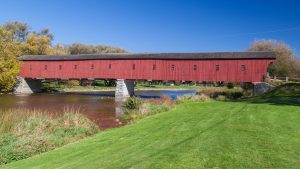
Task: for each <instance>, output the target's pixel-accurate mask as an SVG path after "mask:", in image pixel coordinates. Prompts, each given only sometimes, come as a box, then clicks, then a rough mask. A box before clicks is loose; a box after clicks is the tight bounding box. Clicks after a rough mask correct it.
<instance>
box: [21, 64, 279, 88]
mask: <svg viewBox="0 0 300 169" xmlns="http://www.w3.org/2000/svg"><path fill="white" fill-rule="evenodd" d="M271 62H273V60H270V59H248V60H247V59H244V60H81V61H24V63H23V64H22V69H21V73H20V76H21V77H27V78H64V79H82V78H94V79H137V80H184V81H206V82H217V81H227V82H261V81H263V77H264V75H265V74H266V72H267V68H268V66H269V64H270V63H271ZM217 67H218V68H217Z"/></svg>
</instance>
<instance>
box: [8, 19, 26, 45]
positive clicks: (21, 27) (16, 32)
mask: <svg viewBox="0 0 300 169" xmlns="http://www.w3.org/2000/svg"><path fill="white" fill-rule="evenodd" d="M3 28H4V29H6V30H8V31H11V32H12V36H13V38H14V39H15V40H17V41H20V42H24V41H25V40H26V37H27V35H28V34H29V33H30V31H29V26H28V25H27V24H26V23H21V22H18V21H15V22H6V23H5V24H4V25H3Z"/></svg>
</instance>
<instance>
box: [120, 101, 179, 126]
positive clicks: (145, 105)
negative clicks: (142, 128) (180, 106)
mask: <svg viewBox="0 0 300 169" xmlns="http://www.w3.org/2000/svg"><path fill="white" fill-rule="evenodd" d="M173 105H174V103H173V101H172V100H171V98H170V97H166V96H164V97H162V98H160V99H151V100H147V101H142V100H141V99H140V98H136V97H132V98H129V99H127V100H126V101H125V102H124V103H123V104H122V109H123V111H124V115H123V118H125V119H126V120H129V121H135V120H138V119H140V118H143V117H145V116H149V115H153V114H157V113H161V112H165V111H168V110H170V109H171V108H172V107H173Z"/></svg>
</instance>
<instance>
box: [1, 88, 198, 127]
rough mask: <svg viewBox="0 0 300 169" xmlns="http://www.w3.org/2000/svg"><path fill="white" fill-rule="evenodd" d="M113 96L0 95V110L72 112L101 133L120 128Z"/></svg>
mask: <svg viewBox="0 0 300 169" xmlns="http://www.w3.org/2000/svg"><path fill="white" fill-rule="evenodd" d="M195 93H196V91H195V90H144V91H143V90H140V91H136V92H135V94H136V95H137V96H139V97H141V98H144V99H148V98H159V97H161V96H170V97H172V99H176V97H177V96H179V95H187V94H189V95H193V94H195ZM113 96H114V92H113V91H111V92H104V91H101V92H78V93H36V94H21V95H14V94H7V95H0V108H1V109H13V108H24V109H37V110H44V111H47V112H50V113H52V112H53V113H63V112H64V110H66V109H70V108H73V109H75V110H80V113H82V114H84V115H85V116H87V117H88V118H89V119H91V120H93V121H94V122H95V123H96V124H97V125H98V126H99V127H100V128H101V129H107V128H114V127H119V126H121V125H123V122H122V120H121V119H120V104H121V103H119V102H116V101H115V99H114V97H113Z"/></svg>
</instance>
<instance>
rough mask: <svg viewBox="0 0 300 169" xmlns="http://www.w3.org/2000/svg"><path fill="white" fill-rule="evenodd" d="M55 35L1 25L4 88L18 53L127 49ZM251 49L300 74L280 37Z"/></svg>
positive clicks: (276, 67) (299, 63)
mask: <svg viewBox="0 0 300 169" xmlns="http://www.w3.org/2000/svg"><path fill="white" fill-rule="evenodd" d="M53 40H54V35H53V34H52V33H51V32H50V31H49V29H48V28H45V29H42V30H40V31H33V30H32V29H31V28H30V26H29V25H28V24H26V23H22V22H18V21H15V22H6V23H4V24H2V25H0V92H9V91H11V89H12V88H13V86H14V85H15V83H16V76H17V75H18V73H19V70H20V64H21V63H20V62H19V61H18V60H17V57H19V56H21V55H69V54H96V53H124V52H127V51H126V50H125V49H122V48H119V47H112V46H107V45H87V44H82V43H73V44H70V45H62V44H60V43H57V44H55V45H53ZM247 51H271V52H275V53H276V56H277V59H276V61H275V62H274V64H272V65H271V66H270V67H269V70H268V71H269V73H270V74H271V75H276V76H289V77H300V60H299V58H297V57H296V56H295V53H294V51H293V50H292V49H291V48H290V47H289V46H288V45H287V44H286V43H284V42H280V41H276V40H259V41H254V42H253V43H252V44H251V45H250V47H249V48H248V49H247Z"/></svg>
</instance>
